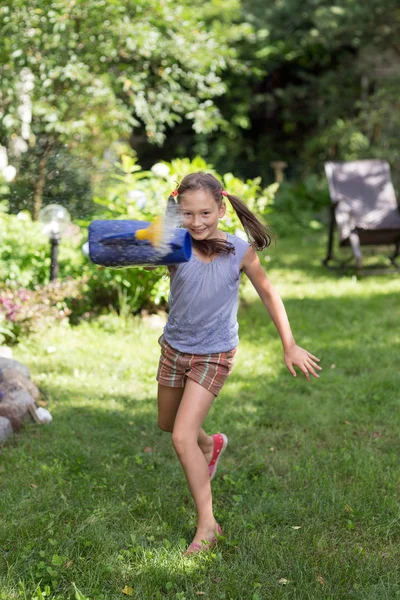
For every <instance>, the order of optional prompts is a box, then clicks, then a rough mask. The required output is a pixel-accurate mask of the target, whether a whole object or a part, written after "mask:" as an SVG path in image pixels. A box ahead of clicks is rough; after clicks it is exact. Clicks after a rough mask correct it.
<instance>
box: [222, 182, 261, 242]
mask: <svg viewBox="0 0 400 600" xmlns="http://www.w3.org/2000/svg"><path fill="white" fill-rule="evenodd" d="M224 196H226V197H227V198H228V200H229V202H230V203H231V205H232V208H233V210H234V211H235V213H236V214H237V216H238V217H239V221H240V222H241V224H242V225H243V229H244V230H245V232H246V234H247V237H248V239H249V242H250V244H251V246H252V247H253V248H254V249H255V250H258V251H261V250H264V248H268V246H269V245H270V244H271V233H270V230H269V229H268V228H267V227H266V226H265V225H264V224H263V223H261V221H259V220H258V218H257V217H256V216H255V214H253V213H252V212H251V210H250V209H249V208H248V207H247V206H246V204H245V203H244V202H243V200H241V199H240V198H238V197H237V196H233V195H232V194H229V193H228V192H226V193H225V194H224Z"/></svg>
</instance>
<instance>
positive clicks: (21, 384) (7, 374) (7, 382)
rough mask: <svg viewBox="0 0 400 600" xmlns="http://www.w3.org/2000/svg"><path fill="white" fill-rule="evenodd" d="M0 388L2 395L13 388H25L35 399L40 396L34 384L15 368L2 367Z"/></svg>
mask: <svg viewBox="0 0 400 600" xmlns="http://www.w3.org/2000/svg"><path fill="white" fill-rule="evenodd" d="M0 390H1V392H2V393H3V396H6V395H7V394H8V393H10V392H12V391H14V390H26V391H27V392H29V393H30V395H31V396H32V398H34V399H35V400H37V399H38V398H40V392H39V389H38V388H37V387H36V385H35V384H34V383H33V382H32V381H31V380H30V379H28V378H27V377H25V375H22V373H21V372H20V371H19V370H17V369H15V368H11V369H4V370H3V371H1V372H0ZM0 402H1V399H0Z"/></svg>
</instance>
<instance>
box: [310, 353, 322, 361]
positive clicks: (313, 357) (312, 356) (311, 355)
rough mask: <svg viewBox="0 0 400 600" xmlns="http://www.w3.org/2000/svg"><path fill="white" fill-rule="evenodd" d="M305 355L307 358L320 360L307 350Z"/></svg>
mask: <svg viewBox="0 0 400 600" xmlns="http://www.w3.org/2000/svg"><path fill="white" fill-rule="evenodd" d="M307 356H308V358H312V359H313V360H316V361H317V362H319V361H320V359H319V358H317V357H316V356H314V354H311V353H310V352H307Z"/></svg>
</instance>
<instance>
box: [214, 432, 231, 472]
mask: <svg viewBox="0 0 400 600" xmlns="http://www.w3.org/2000/svg"><path fill="white" fill-rule="evenodd" d="M221 435H222V439H223V440H224V443H223V445H222V448H221V452H220V453H219V454H218V458H217V460H216V461H215V465H214V471H213V474H212V475H211V477H210V481H212V480H213V479H214V477H215V474H216V472H217V467H218V463H219V459H220V458H221V456H222V455H223V453H224V451H225V448H226V447H227V445H228V438H227V436H226V435H225V434H224V433H221Z"/></svg>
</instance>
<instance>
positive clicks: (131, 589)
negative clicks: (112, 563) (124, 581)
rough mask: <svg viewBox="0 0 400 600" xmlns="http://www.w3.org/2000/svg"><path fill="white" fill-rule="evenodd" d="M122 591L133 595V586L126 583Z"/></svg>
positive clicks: (127, 594)
mask: <svg viewBox="0 0 400 600" xmlns="http://www.w3.org/2000/svg"><path fill="white" fill-rule="evenodd" d="M122 593H123V594H125V596H133V588H131V587H129V585H126V586H125V587H124V589H123V590H122Z"/></svg>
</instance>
